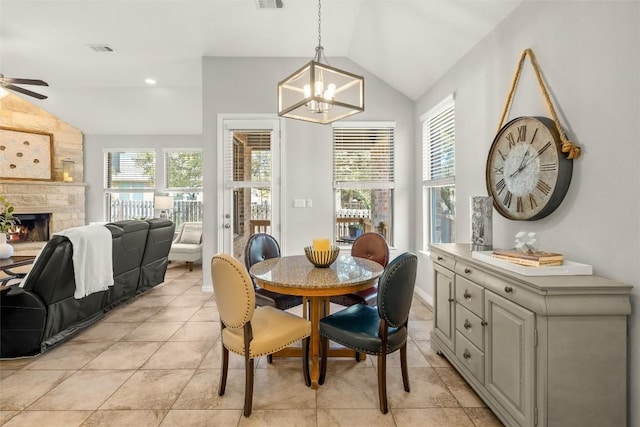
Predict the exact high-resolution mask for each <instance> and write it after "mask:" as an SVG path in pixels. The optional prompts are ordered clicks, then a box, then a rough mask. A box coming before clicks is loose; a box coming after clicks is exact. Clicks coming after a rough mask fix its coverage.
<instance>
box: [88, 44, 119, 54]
mask: <svg viewBox="0 0 640 427" xmlns="http://www.w3.org/2000/svg"><path fill="white" fill-rule="evenodd" d="M87 46H89V47H90V48H91V49H93V50H94V51H96V52H113V51H114V50H113V48H112V47H110V46H109V45H106V44H88V45H87Z"/></svg>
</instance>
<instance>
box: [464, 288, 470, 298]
mask: <svg viewBox="0 0 640 427" xmlns="http://www.w3.org/2000/svg"><path fill="white" fill-rule="evenodd" d="M462 296H463V297H464V299H471V294H470V293H469V290H468V289H465V290H464V295H462Z"/></svg>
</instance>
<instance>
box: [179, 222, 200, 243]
mask: <svg viewBox="0 0 640 427" xmlns="http://www.w3.org/2000/svg"><path fill="white" fill-rule="evenodd" d="M201 239H202V224H201V223H200V224H185V225H184V227H183V228H182V236H180V242H179V243H183V244H187V245H199V244H200V240H201Z"/></svg>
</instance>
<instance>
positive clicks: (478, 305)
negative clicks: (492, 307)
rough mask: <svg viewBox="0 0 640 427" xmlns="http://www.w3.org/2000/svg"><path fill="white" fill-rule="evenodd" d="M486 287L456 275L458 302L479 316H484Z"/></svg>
mask: <svg viewBox="0 0 640 427" xmlns="http://www.w3.org/2000/svg"><path fill="white" fill-rule="evenodd" d="M483 298H484V288H483V287H482V286H479V285H476V284H475V283H473V282H470V281H469V280H467V279H465V278H464V277H461V276H458V275H456V302H458V303H459V304H462V305H464V306H465V307H466V308H468V309H469V310H471V312H472V313H474V314H476V315H477V316H478V317H484V302H483Z"/></svg>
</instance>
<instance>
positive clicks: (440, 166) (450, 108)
mask: <svg viewBox="0 0 640 427" xmlns="http://www.w3.org/2000/svg"><path fill="white" fill-rule="evenodd" d="M421 121H422V180H423V183H424V184H425V185H447V184H452V183H453V182H454V181H455V166H456V164H455V158H456V146H455V102H454V100H453V95H451V96H449V97H447V98H446V99H445V100H444V101H442V102H441V103H440V104H439V105H437V106H436V107H434V108H433V109H432V110H430V111H429V112H428V113H427V114H425V115H424V116H422V117H421Z"/></svg>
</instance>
